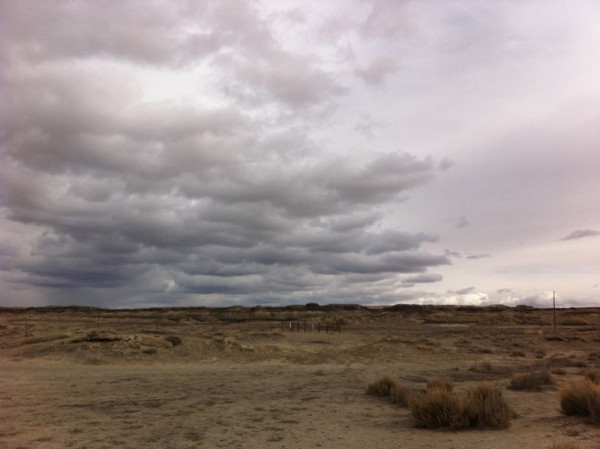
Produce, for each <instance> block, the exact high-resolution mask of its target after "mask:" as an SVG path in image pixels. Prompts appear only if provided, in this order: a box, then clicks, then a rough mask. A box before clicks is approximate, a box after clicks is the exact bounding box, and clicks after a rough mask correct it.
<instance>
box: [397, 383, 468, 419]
mask: <svg viewBox="0 0 600 449" xmlns="http://www.w3.org/2000/svg"><path fill="white" fill-rule="evenodd" d="M408 405H409V407H410V411H411V413H412V416H413V418H414V420H415V426H416V427H424V428H427V429H436V428H438V427H450V428H452V429H459V428H462V427H464V422H462V418H463V416H464V415H463V413H462V408H461V403H460V399H459V398H458V396H456V395H453V394H452V393H450V392H449V391H447V390H444V389H440V388H438V389H433V390H428V391H427V392H426V393H421V394H414V395H412V396H411V397H410V400H409V403H408Z"/></svg>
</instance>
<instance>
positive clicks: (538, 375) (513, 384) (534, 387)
mask: <svg viewBox="0 0 600 449" xmlns="http://www.w3.org/2000/svg"><path fill="white" fill-rule="evenodd" d="M546 385H554V379H553V378H552V374H550V371H533V372H530V373H517V374H513V376H512V378H511V380H510V385H509V386H508V388H510V389H511V390H526V391H539V390H541V389H542V388H543V387H545V386H546Z"/></svg>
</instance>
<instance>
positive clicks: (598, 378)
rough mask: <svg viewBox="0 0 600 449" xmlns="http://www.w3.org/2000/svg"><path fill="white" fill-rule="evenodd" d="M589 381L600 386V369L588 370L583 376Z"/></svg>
mask: <svg viewBox="0 0 600 449" xmlns="http://www.w3.org/2000/svg"><path fill="white" fill-rule="evenodd" d="M583 375H584V376H585V377H586V378H587V379H589V380H591V381H592V382H593V383H594V385H600V368H598V367H594V368H588V369H586V370H585V373H584V374H583Z"/></svg>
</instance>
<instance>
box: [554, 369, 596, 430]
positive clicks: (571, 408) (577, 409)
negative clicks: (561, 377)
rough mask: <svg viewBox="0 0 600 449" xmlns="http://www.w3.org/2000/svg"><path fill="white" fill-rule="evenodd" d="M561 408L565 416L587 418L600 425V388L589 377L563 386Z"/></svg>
mask: <svg viewBox="0 0 600 449" xmlns="http://www.w3.org/2000/svg"><path fill="white" fill-rule="evenodd" d="M560 408H561V410H562V411H563V413H564V414H565V415H576V416H587V417H589V418H590V420H591V421H592V422H594V423H596V424H600V386H599V385H596V384H594V382H592V381H591V380H590V379H589V378H587V377H585V378H583V379H581V380H578V381H575V382H571V383H569V384H566V385H564V386H562V387H561V389H560Z"/></svg>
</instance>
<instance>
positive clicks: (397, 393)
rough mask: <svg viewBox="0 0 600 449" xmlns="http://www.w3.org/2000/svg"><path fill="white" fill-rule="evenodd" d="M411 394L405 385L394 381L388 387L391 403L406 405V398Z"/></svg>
mask: <svg viewBox="0 0 600 449" xmlns="http://www.w3.org/2000/svg"><path fill="white" fill-rule="evenodd" d="M410 395H411V390H410V388H408V387H407V386H406V385H404V384H401V383H397V382H396V383H395V384H394V385H393V386H392V387H391V389H390V400H391V401H392V403H393V404H398V405H401V406H403V407H406V406H407V405H408V400H409V398H410Z"/></svg>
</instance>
